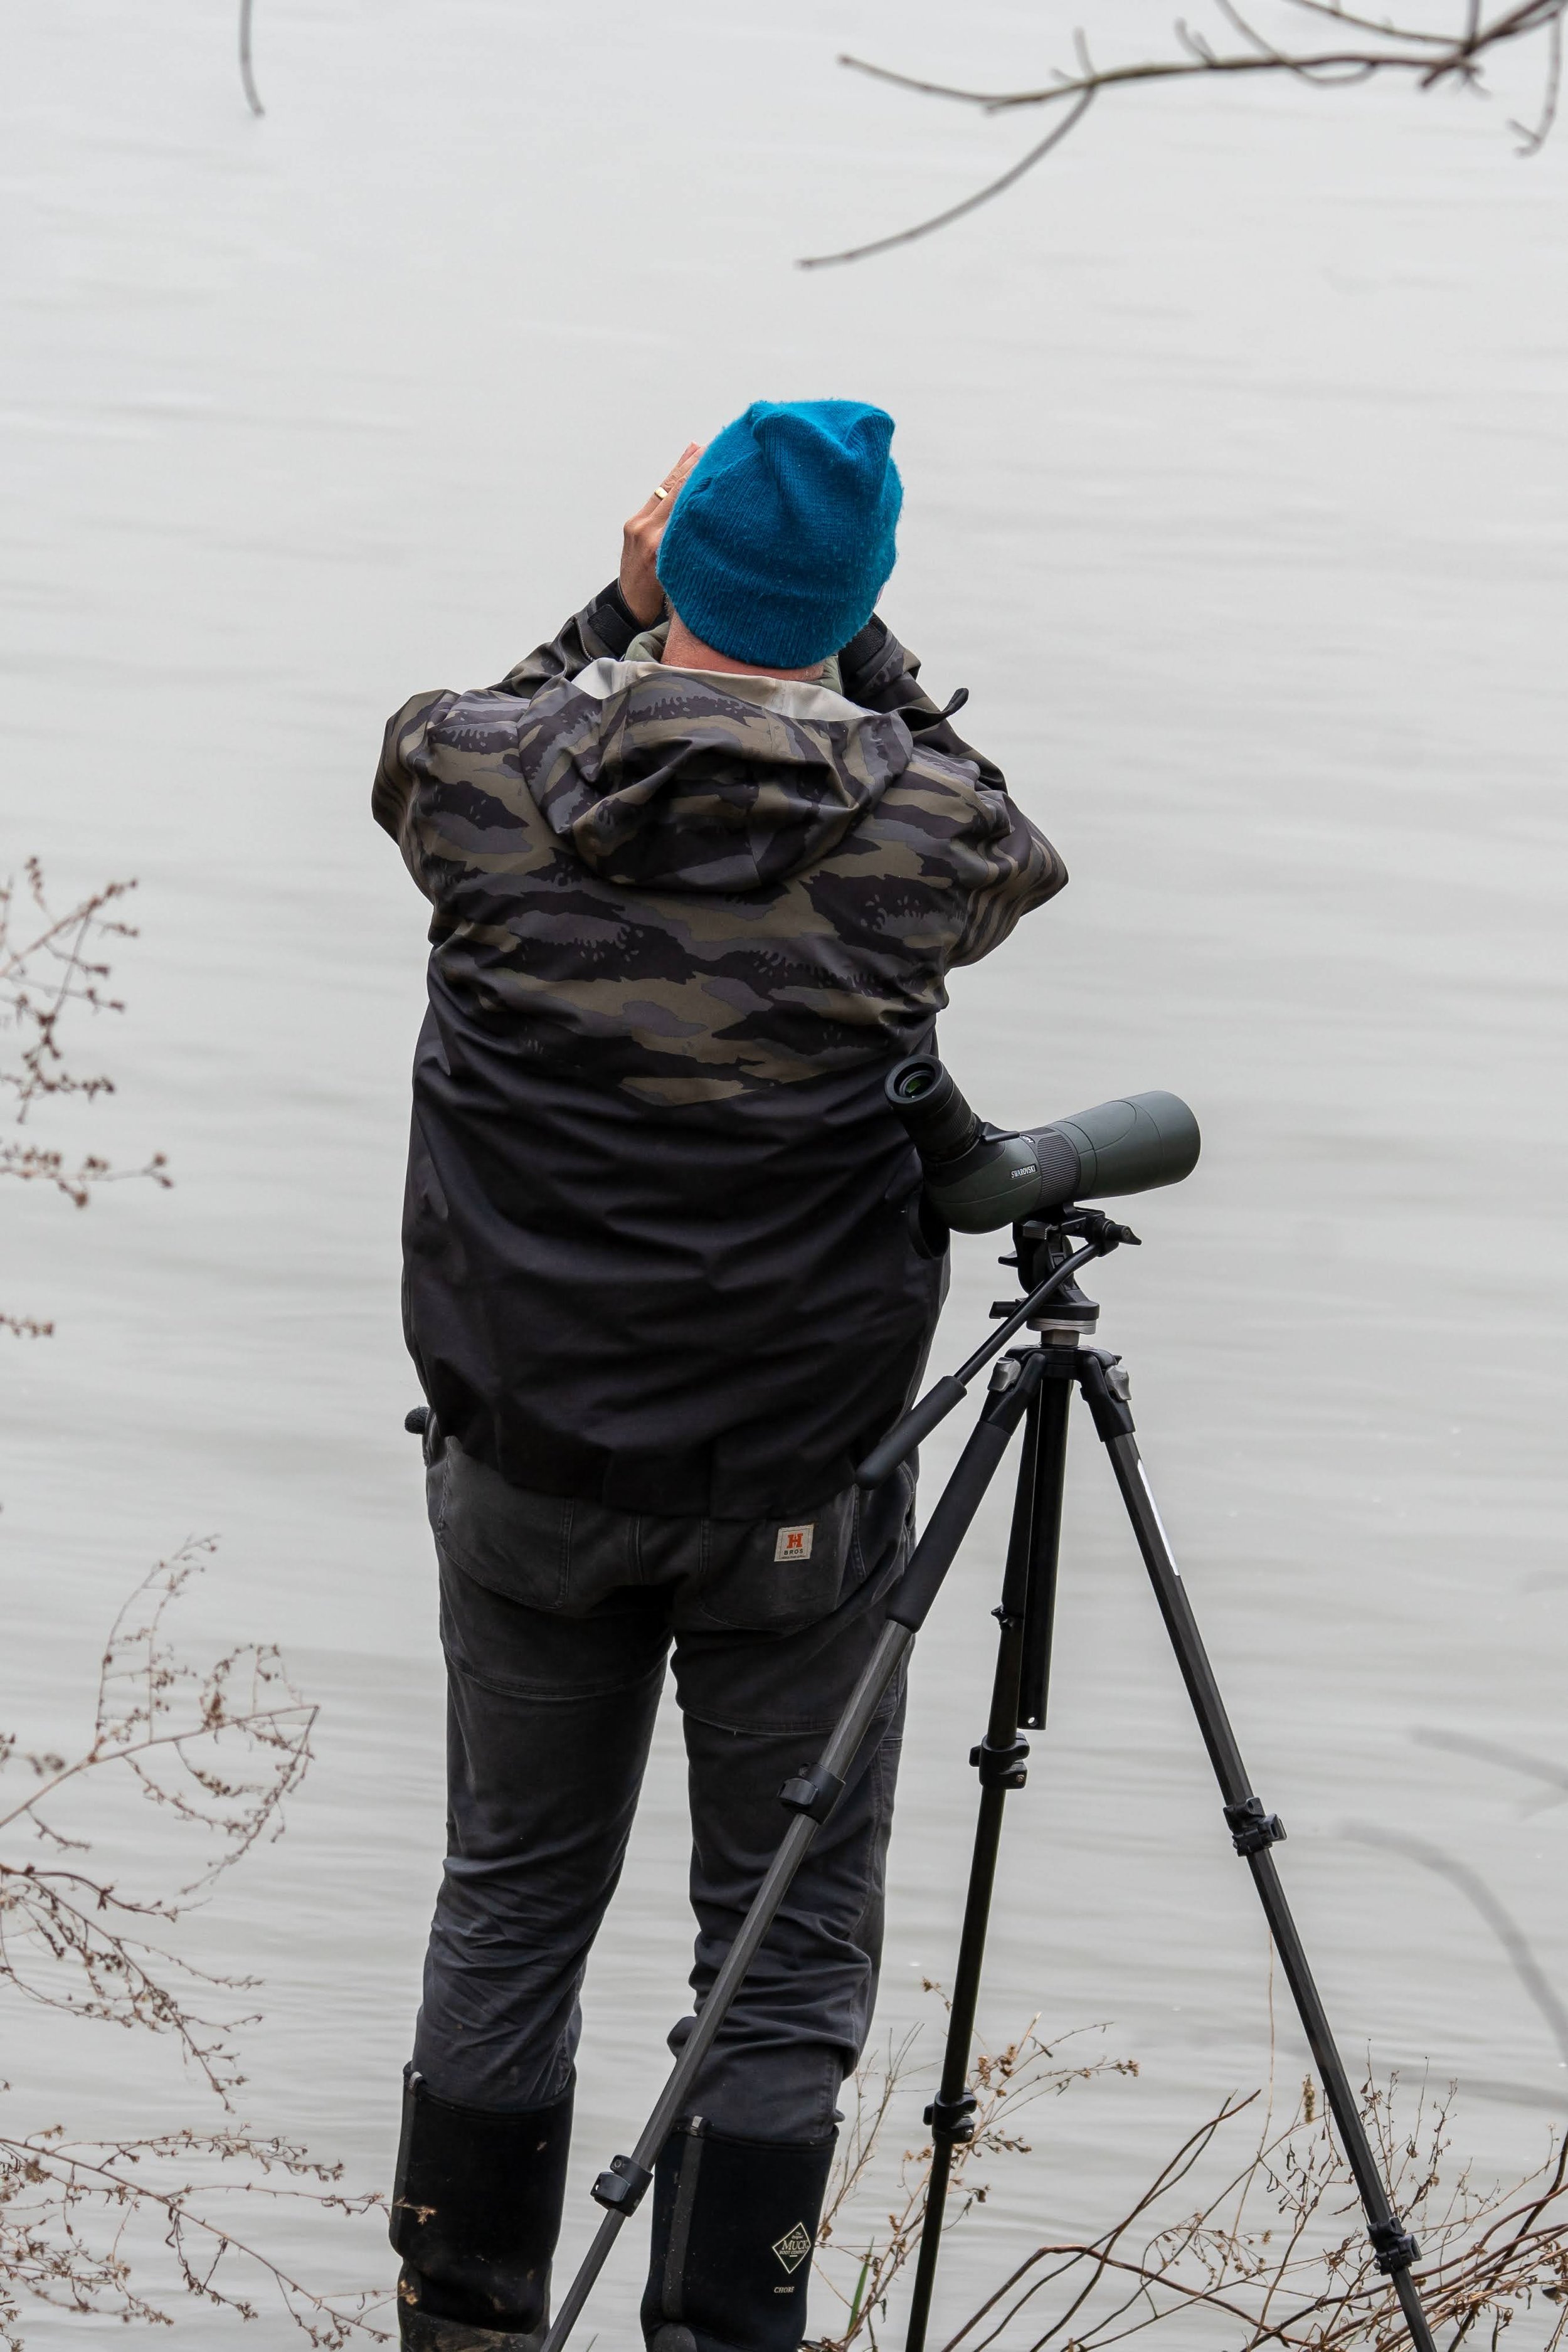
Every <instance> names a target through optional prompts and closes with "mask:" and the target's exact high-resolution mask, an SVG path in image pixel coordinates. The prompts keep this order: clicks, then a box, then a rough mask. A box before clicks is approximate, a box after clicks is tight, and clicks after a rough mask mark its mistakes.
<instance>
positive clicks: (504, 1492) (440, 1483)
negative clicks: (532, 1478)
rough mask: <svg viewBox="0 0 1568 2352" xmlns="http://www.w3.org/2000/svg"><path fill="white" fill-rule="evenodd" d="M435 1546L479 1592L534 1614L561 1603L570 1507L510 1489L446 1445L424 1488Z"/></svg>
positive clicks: (451, 1442)
mask: <svg viewBox="0 0 1568 2352" xmlns="http://www.w3.org/2000/svg"><path fill="white" fill-rule="evenodd" d="M426 1506H427V1508H428V1510H429V1514H430V1525H431V1528H432V1531H433V1533H434V1535H435V1538H436V1541H437V1545H438V1546H439V1548H440V1549H441V1550H442V1551H443V1552H445V1553H446V1555H447V1558H448V1559H451V1560H452V1561H454V1562H455V1563H456V1565H457V1566H458V1568H460V1569H461V1570H463V1571H464V1573H465V1574H466V1575H468V1576H471V1577H472V1578H473V1580H474V1581H475V1583H476V1584H482V1585H484V1586H485V1587H486V1589H487V1590H488V1591H491V1592H499V1593H500V1594H501V1595H502V1596H503V1597H504V1598H505V1599H507V1600H508V1601H522V1602H524V1603H525V1604H526V1606H527V1607H529V1608H531V1609H559V1608H560V1607H561V1605H562V1603H563V1601H564V1600H565V1598H566V1588H567V1574H568V1569H569V1566H570V1561H571V1551H572V1503H571V1501H570V1499H569V1497H567V1496H563V1495H540V1494H536V1493H535V1492H534V1491H533V1490H532V1489H531V1487H527V1486H512V1485H511V1484H510V1481H509V1480H508V1479H505V1478H503V1477H502V1476H501V1475H500V1471H499V1470H492V1469H490V1467H489V1465H488V1464H487V1463H483V1462H478V1461H476V1460H475V1459H474V1457H473V1455H472V1454H465V1453H464V1452H463V1450H462V1447H461V1446H460V1445H459V1444H458V1443H457V1440H456V1439H455V1438H450V1437H449V1438H448V1439H447V1442H446V1444H445V1446H444V1447H443V1449H442V1452H441V1456H440V1459H439V1460H438V1461H437V1462H433V1463H432V1464H431V1465H430V1469H429V1472H428V1474H427V1476H426Z"/></svg>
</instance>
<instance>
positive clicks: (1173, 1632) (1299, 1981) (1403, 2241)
mask: <svg viewBox="0 0 1568 2352" xmlns="http://www.w3.org/2000/svg"><path fill="white" fill-rule="evenodd" d="M1080 1378H1081V1380H1082V1382H1083V1391H1084V1395H1085V1397H1086V1399H1087V1400H1088V1402H1089V1410H1090V1411H1091V1412H1092V1413H1093V1415H1094V1423H1095V1427H1096V1429H1097V1430H1098V1431H1099V1433H1100V1437H1101V1438H1102V1439H1103V1440H1104V1443H1105V1447H1106V1451H1107V1452H1108V1454H1110V1465H1111V1468H1112V1470H1113V1471H1114V1472H1115V1474H1116V1483H1117V1485H1118V1486H1119V1487H1120V1488H1121V1499H1122V1501H1123V1503H1124V1504H1125V1505H1126V1507H1127V1516H1128V1517H1129V1518H1130V1519H1131V1522H1132V1532H1133V1534H1134V1535H1135V1536H1136V1538H1137V1539H1138V1549H1139V1550H1140V1551H1141V1552H1142V1555H1143V1563H1144V1566H1145V1567H1146V1568H1147V1569H1148V1571H1149V1577H1150V1581H1151V1582H1152V1585H1153V1587H1154V1598H1155V1600H1156V1601H1158V1603H1159V1607H1160V1614H1161V1615H1162V1617H1163V1619H1164V1621H1165V1631H1166V1632H1167V1633H1169V1635H1170V1637H1171V1645H1172V1647H1173V1650H1174V1651H1175V1654H1176V1664H1178V1666H1179V1667H1180V1668H1181V1673H1182V1680H1183V1681H1184V1683H1185V1685H1186V1686H1187V1696H1188V1697H1189V1698H1190V1699H1191V1700H1192V1703H1193V1709H1194V1713H1195V1715H1196V1716H1197V1719H1198V1728H1199V1730H1200V1731H1201V1732H1202V1734H1203V1738H1204V1745H1205V1748H1207V1749H1208V1752H1209V1759H1210V1761H1211V1763H1212V1764H1213V1766H1214V1769H1215V1779H1216V1780H1218V1782H1219V1788H1220V1796H1221V1799H1222V1801H1223V1803H1224V1807H1225V1818H1226V1827H1227V1828H1228V1829H1229V1831H1230V1833H1231V1838H1232V1842H1233V1843H1234V1844H1235V1847H1236V1850H1237V1853H1239V1854H1241V1855H1242V1856H1243V1857H1244V1858H1245V1860H1246V1861H1247V1865H1248V1867H1249V1868H1250V1870H1251V1872H1252V1878H1253V1884H1254V1885H1255V1886H1256V1887H1257V1889H1258V1899H1259V1901H1260V1902H1261V1903H1262V1906H1263V1912H1264V1916H1265V1918H1266V1919H1267V1920H1268V1932H1269V1934H1270V1935H1271V1936H1272V1937H1273V1938H1274V1945H1275V1949H1276V1950H1277V1951H1278V1952H1279V1964H1280V1966H1281V1968H1282V1969H1284V1971H1285V1978H1286V1981H1287V1983H1288V1984H1289V1987H1290V1992H1291V1997H1292V1999H1293V2000H1294V2001H1295V2003H1296V2010H1297V2014H1298V2015H1299V2016H1300V2020H1301V2025H1302V2030H1303V2031H1304V2032H1305V2033H1306V2036H1307V2043H1308V2047H1309V2048H1310V2051H1311V2053H1312V2058H1313V2063H1315V2065H1316V2067H1317V2070H1318V2074H1319V2078H1320V2079H1321V2083H1322V2085H1323V2095H1324V2096H1325V2098H1326V2099H1327V2101H1328V2104H1329V2107H1330V2110H1331V2113H1332V2116H1333V2118H1334V2122H1335V2124H1336V2125H1337V2126H1338V2128H1339V2135H1340V2145H1341V2147H1342V2148H1343V2149H1344V2152H1345V2157H1346V2159H1347V2161H1348V2163H1349V2165H1350V2168H1351V2170H1352V2173H1353V2175H1354V2176H1355V2184H1356V2188H1357V2189H1358V2191H1359V2192H1360V2196H1361V2201H1362V2205H1363V2209H1364V2210H1365V2213H1366V2219H1367V2229H1368V2234H1369V2236H1370V2237H1371V2240H1372V2245H1373V2253H1374V2254H1375V2256H1376V2258H1377V2267H1378V2269H1379V2270H1380V2271H1382V2272H1384V2273H1385V2274H1386V2275H1387V2276H1389V2277H1391V2278H1392V2280H1393V2282H1394V2293H1395V2294H1397V2295H1398V2297H1399V2306H1400V2309H1401V2311H1402V2312H1403V2313H1404V2315H1405V2326H1406V2328H1407V2329H1408V2330H1409V2334H1410V2340H1411V2342H1412V2343H1413V2344H1414V2345H1415V2347H1416V2352H1436V2347H1435V2345H1434V2343H1433V2340H1432V2330H1431V2327H1430V2326H1429V2325H1428V2323H1427V2318H1426V2312H1425V2311H1424V2310H1423V2308H1422V2305H1421V2296H1420V2293H1419V2290H1418V2289H1417V2287H1416V2284H1415V2280H1414V2279H1413V2278H1412V2276H1411V2274H1410V2266H1411V2264H1412V2263H1414V2262H1416V2261H1418V2260H1419V2258H1420V2253H1421V2249H1420V2247H1419V2246H1418V2245H1417V2244H1416V2242H1415V2239H1414V2238H1413V2237H1412V2236H1411V2234H1410V2232H1409V2231H1407V2230H1406V2229H1405V2227H1404V2225H1403V2224H1402V2223H1401V2221H1400V2220H1399V2217H1398V2215H1397V2214H1396V2213H1395V2212H1394V2207H1393V2205H1392V2203H1391V2202H1390V2200H1389V2195H1388V2191H1387V2189H1385V2188H1384V2181H1383V2176H1382V2174H1381V2173H1380V2172H1379V2170H1378V2168H1377V2161H1376V2158H1374V2157H1373V2152H1372V2147H1371V2145H1370V2143H1369V2142H1368V2139H1367V2136H1366V2132H1365V2129H1364V2127H1363V2124H1362V2119H1361V2110H1360V2108H1359V2106H1358V2105H1357V2104H1356V2099H1355V2095H1354V2093H1353V2092H1352V2088H1351V2084H1350V2078H1349V2076H1348V2075H1347V2074H1346V2073H1345V2070H1344V2063H1343V2062H1342V2059H1341V2057H1340V2053H1339V2050H1338V2047H1337V2046H1336V2044H1335V2042H1334V2037H1333V2031H1332V2029H1331V2026H1330V2024H1329V2020H1328V2015H1327V2012H1326V2011H1325V2010H1324V2008H1323V2004H1322V2000H1321V1995H1320V1994H1319V1991H1318V1988H1317V1986H1316V1984H1315V1983H1314V1982H1313V1980H1312V1971H1311V1969H1310V1966H1309V1965H1308V1961H1307V1955H1306V1952H1305V1950H1304V1948H1303V1947H1302V1943H1301V1938H1300V1935H1299V1934H1298V1933H1297V1928H1296V1922H1295V1920H1294V1919H1293V1918H1292V1916H1291V1915H1290V1906H1289V1903H1288V1902H1287V1901H1286V1899H1285V1890H1284V1888H1283V1886H1281V1885H1280V1883H1279V1872H1278V1871H1277V1870H1276V1868H1275V1866H1274V1856H1273V1854H1272V1853H1270V1851H1269V1848H1270V1847H1271V1846H1273V1845H1274V1844H1276V1843H1278V1842H1279V1839H1280V1838H1282V1837H1283V1836H1284V1834H1285V1830H1284V1825H1283V1824H1282V1822H1280V1820H1279V1815H1278V1814H1277V1813H1268V1812H1265V1811H1264V1809H1263V1803H1262V1800H1261V1799H1260V1798H1258V1797H1256V1796H1254V1794H1253V1792H1252V1787H1251V1783H1250V1782H1249V1780H1248V1779H1247V1767H1246V1765H1245V1764H1244V1763H1243V1762H1242V1759H1241V1750H1240V1748H1239V1747H1238V1746H1237V1738H1236V1734H1235V1732H1234V1731H1233V1730H1232V1729H1231V1725H1230V1718H1229V1717H1228V1716H1227V1715H1226V1709H1225V1701H1224V1700H1223V1699H1222V1698H1221V1696H1220V1694H1219V1685H1218V1684H1217V1683H1216V1682H1215V1676H1214V1668H1213V1667H1212V1666H1211V1665H1210V1664H1209V1660H1208V1653H1207V1652H1206V1651H1205V1648H1204V1644H1203V1638H1202V1636H1201V1635H1200V1633H1199V1632H1198V1628H1197V1620H1196V1619H1195V1618H1194V1615H1193V1612H1192V1607H1191V1604H1190V1603H1189V1601H1188V1600H1187V1591H1186V1586H1185V1585H1184V1583H1183V1581H1182V1572H1181V1570H1180V1569H1179V1568H1178V1567H1177V1566H1176V1562H1175V1558H1174V1555H1173V1552H1172V1550H1171V1545H1170V1539H1169V1538H1168V1537H1167V1536H1166V1533H1165V1530H1164V1527H1163V1524H1162V1522H1161V1518H1160V1514H1159V1512H1158V1510H1157V1509H1156V1508H1155V1506H1154V1497H1153V1495H1152V1492H1151V1490H1150V1486H1149V1480H1148V1476H1147V1475H1146V1473H1145V1471H1144V1468H1143V1464H1142V1458H1141V1457H1140V1455H1139V1452H1138V1444H1137V1441H1136V1439H1135V1438H1134V1436H1133V1434H1132V1415H1131V1412H1129V1410H1128V1407H1127V1399H1126V1381H1125V1378H1124V1377H1121V1376H1120V1375H1119V1374H1117V1373H1116V1372H1115V1371H1112V1372H1111V1373H1110V1379H1109V1380H1108V1378H1107V1367H1106V1365H1105V1363H1104V1361H1103V1360H1101V1359H1100V1358H1098V1357H1090V1356H1089V1355H1088V1354H1087V1351H1086V1355H1085V1360H1084V1363H1083V1367H1082V1370H1081V1373H1080Z"/></svg>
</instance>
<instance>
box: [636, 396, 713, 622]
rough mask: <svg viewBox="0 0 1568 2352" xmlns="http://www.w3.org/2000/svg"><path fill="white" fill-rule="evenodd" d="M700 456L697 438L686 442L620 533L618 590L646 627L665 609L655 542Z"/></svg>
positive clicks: (656, 542)
mask: <svg viewBox="0 0 1568 2352" xmlns="http://www.w3.org/2000/svg"><path fill="white" fill-rule="evenodd" d="M701 455H702V445H701V443H700V442H699V441H689V442H688V443H687V445H686V446H685V448H684V449H683V450H682V451H681V453H680V455H679V457H678V458H677V459H676V461H675V463H674V465H673V466H672V467H670V469H669V471H668V474H666V476H665V478H664V479H663V481H662V482H660V484H659V486H658V489H657V490H655V491H654V493H653V496H652V497H651V498H650V499H647V500H646V501H645V502H644V504H643V505H641V506H640V507H638V509H637V512H636V514H635V515H633V516H632V517H631V519H630V520H629V521H628V522H627V523H626V528H625V530H624V531H623V532H622V535H621V593H622V595H623V596H624V597H625V598H626V604H627V605H628V607H629V609H630V611H631V612H632V614H634V616H635V617H636V618H637V620H638V621H640V622H641V623H642V625H643V627H644V628H645V629H647V628H651V627H652V626H653V624H654V623H655V622H656V621H657V620H658V619H659V618H660V616H661V615H662V614H663V612H664V591H663V589H662V588H661V587H660V586H659V584H658V542H659V541H660V540H661V539H662V538H663V537H664V528H665V525H666V523H668V520H669V518H670V515H671V514H672V512H673V511H674V508H675V501H676V499H678V498H679V495H680V486H681V484H682V483H683V482H684V481H685V479H686V477H687V476H688V474H689V473H690V471H691V468H692V467H693V466H695V465H696V463H697V460H698V459H699V457H701Z"/></svg>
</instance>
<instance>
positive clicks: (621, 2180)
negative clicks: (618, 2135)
mask: <svg viewBox="0 0 1568 2352" xmlns="http://www.w3.org/2000/svg"><path fill="white" fill-rule="evenodd" d="M652 2180H653V2175H652V2173H651V2172H650V2171H649V2170H648V2168H647V2165H646V2164H639V2163H638V2162H637V2158H636V2157H634V2156H612V2157H611V2158H610V2168H609V2170H608V2172H601V2173H600V2175H599V2178H598V2179H597V2180H595V2183H594V2186H593V2187H592V2189H590V2190H589V2191H588V2194H589V2196H590V2197H591V2198H592V2199H593V2200H594V2202H595V2205H602V2206H603V2207H604V2209H605V2212H606V2213H623V2214H624V2213H635V2212H636V2211H637V2207H638V2206H639V2205H640V2204H641V2203H642V2201H643V2199H644V2197H645V2196H646V2195H647V2190H648V2189H649V2187H650V2185H651V2183H652Z"/></svg>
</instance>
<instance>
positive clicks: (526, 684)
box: [491, 580, 642, 702]
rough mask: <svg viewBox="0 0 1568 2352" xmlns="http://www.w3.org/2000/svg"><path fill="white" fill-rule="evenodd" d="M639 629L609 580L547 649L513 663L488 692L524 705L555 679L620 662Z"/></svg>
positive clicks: (616, 589) (544, 646) (553, 638)
mask: <svg viewBox="0 0 1568 2352" xmlns="http://www.w3.org/2000/svg"><path fill="white" fill-rule="evenodd" d="M641 627H642V623H641V622H640V621H638V620H637V619H635V618H634V616H633V614H632V612H631V608H630V607H629V605H628V604H626V599H625V597H624V596H623V595H622V594H621V592H620V589H619V588H618V587H617V585H616V583H615V582H614V581H613V580H612V581H611V583H610V584H609V586H608V587H607V588H601V589H600V591H599V593H598V594H597V595H596V596H595V598H594V600H593V602H592V604H584V607H583V610H582V611H581V612H580V613H574V614H573V615H572V618H571V619H570V620H569V621H568V622H567V624H566V625H565V627H564V628H563V629H561V630H559V631H558V632H557V633H556V635H554V636H552V638H551V639H550V641H549V643H548V644H547V645H542V646H535V647H534V648H533V651H532V652H531V654H524V656H523V657H522V659H521V661H520V662H516V663H514V664H513V666H512V667H511V668H510V669H509V670H508V672H507V674H506V676H505V677H503V678H502V679H501V680H500V683H499V685H497V686H495V687H493V688H491V692H492V693H495V694H515V695H517V696H518V697H519V698H520V699H521V700H522V701H524V702H526V701H527V700H528V698H529V697H530V696H531V695H534V694H537V693H538V692H539V689H540V688H541V687H542V686H549V685H550V684H551V682H552V680H553V679H555V678H558V677H576V675H577V672H578V671H579V670H580V669H586V668H587V667H588V664H589V663H590V662H595V661H606V660H608V661H619V660H620V658H621V656H622V655H623V654H624V653H625V652H626V647H627V646H629V645H630V644H631V641H632V639H633V638H634V637H635V636H636V635H637V632H638V630H639V629H640V628H641Z"/></svg>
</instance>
